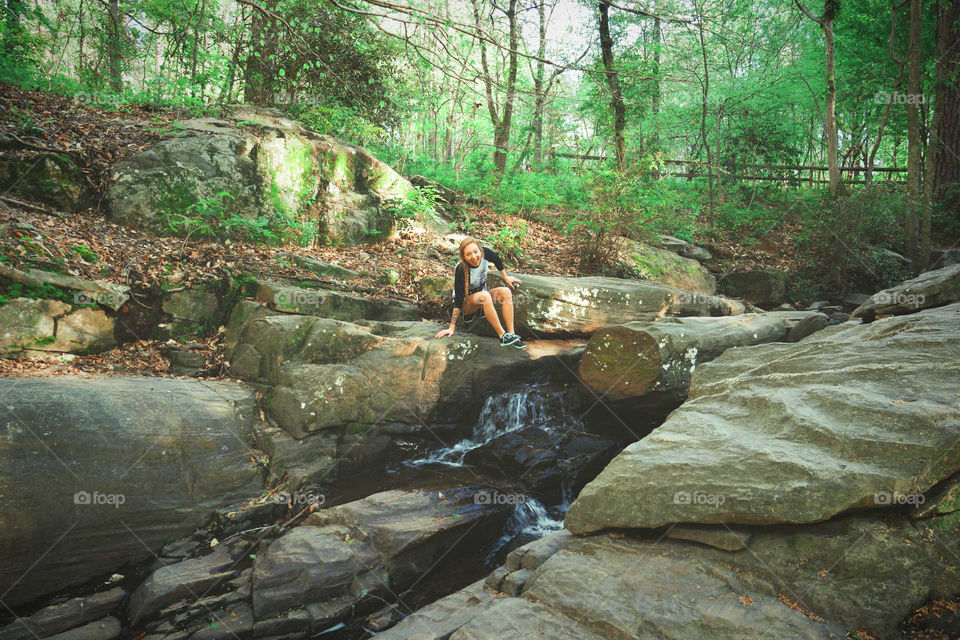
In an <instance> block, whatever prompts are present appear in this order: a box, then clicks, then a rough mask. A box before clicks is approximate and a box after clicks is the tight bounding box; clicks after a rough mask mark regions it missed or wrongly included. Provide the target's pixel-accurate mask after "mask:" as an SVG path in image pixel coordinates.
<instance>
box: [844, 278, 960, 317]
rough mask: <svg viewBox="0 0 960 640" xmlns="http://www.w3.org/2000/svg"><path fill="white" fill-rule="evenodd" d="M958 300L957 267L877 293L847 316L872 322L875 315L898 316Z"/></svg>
mask: <svg viewBox="0 0 960 640" xmlns="http://www.w3.org/2000/svg"><path fill="white" fill-rule="evenodd" d="M958 301H960V264H954V265H952V266H949V267H943V268H942V269H937V270H936V271H927V272H925V273H921V274H920V275H919V276H917V277H916V278H913V279H911V280H907V281H905V282H901V283H900V284H898V285H897V286H895V287H890V288H889V289H884V290H883V291H878V292H877V293H875V294H873V295H872V296H870V298H869V299H867V300H866V301H865V302H864V303H863V304H861V305H860V306H859V307H857V308H856V309H855V310H854V311H853V313H852V314H850V317H852V318H864V319H866V320H873V318H875V317H877V316H886V315H901V314H905V313H913V312H915V311H919V310H921V309H929V308H931V307H939V306H942V305H945V304H950V303H952V302H958Z"/></svg>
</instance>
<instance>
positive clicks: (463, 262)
mask: <svg viewBox="0 0 960 640" xmlns="http://www.w3.org/2000/svg"><path fill="white" fill-rule="evenodd" d="M471 244H476V245H477V248H478V249H480V250H481V251H483V246H482V245H481V244H480V241H479V240H477V239H476V238H471V237H469V236H468V237H466V238H464V239H463V240H461V241H460V268H461V269H463V301H464V305H466V301H467V296H468V295H470V267H468V266H467V259H466V258H465V257H464V256H463V253H464V251H466V250H467V247H469V246H470V245H471Z"/></svg>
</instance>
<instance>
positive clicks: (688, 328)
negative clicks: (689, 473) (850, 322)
mask: <svg viewBox="0 0 960 640" xmlns="http://www.w3.org/2000/svg"><path fill="white" fill-rule="evenodd" d="M809 317H820V318H822V319H823V320H824V322H823V326H825V325H826V322H825V321H826V316H824V315H823V314H820V313H817V312H814V311H794V312H790V311H773V312H770V313H744V314H740V315H736V316H725V317H720V318H664V319H663V320H659V321H656V322H629V323H627V324H622V325H615V326H612V327H606V328H604V329H600V330H599V331H597V332H596V333H594V334H593V336H592V337H591V338H590V342H589V344H588V345H587V349H586V351H585V352H584V354H583V358H582V359H581V361H580V370H579V371H580V379H581V380H582V381H583V382H584V384H586V385H587V386H588V387H590V389H592V390H593V391H595V392H597V393H598V394H602V395H603V397H604V398H606V399H609V400H612V401H617V400H627V399H630V398H636V397H639V396H647V395H660V396H666V397H673V396H678V397H681V398H682V397H683V396H685V395H686V393H687V387H688V386H689V385H690V378H691V377H692V375H693V372H694V371H696V368H697V366H698V365H702V364H704V363H706V362H709V361H710V360H713V359H714V358H716V357H717V356H719V355H720V354H722V353H723V352H724V351H726V350H727V349H730V348H733V347H743V346H749V345H754V344H762V343H764V342H773V341H778V340H785V339H786V338H787V335H788V333H789V331H790V329H791V328H793V327H795V326H797V325H798V324H799V323H800V322H801V321H803V320H804V319H805V318H809Z"/></svg>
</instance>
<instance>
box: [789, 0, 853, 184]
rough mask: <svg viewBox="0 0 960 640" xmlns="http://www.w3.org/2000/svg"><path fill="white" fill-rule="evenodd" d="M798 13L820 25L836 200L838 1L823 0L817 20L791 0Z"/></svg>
mask: <svg viewBox="0 0 960 640" xmlns="http://www.w3.org/2000/svg"><path fill="white" fill-rule="evenodd" d="M793 1H794V3H795V4H796V5H797V7H798V8H799V9H800V11H802V12H803V14H804V15H806V16H807V17H808V18H810V19H811V20H813V21H814V22H816V23H817V24H818V25H820V29H822V30H823V39H824V47H825V49H826V64H825V67H824V73H825V75H826V79H827V107H826V110H825V113H824V116H823V128H824V133H825V134H826V137H827V170H828V172H829V180H830V195H831V196H833V197H834V198H836V197H837V196H838V195H839V194H840V192H841V189H842V185H841V183H840V164H839V162H838V158H837V149H838V146H839V145H838V144H837V79H836V74H835V71H834V66H835V65H834V49H833V20H834V18H835V17H836V14H837V9H839V4H840V2H839V0H824V3H823V16H822V17H820V18H818V17H817V16H815V15H814V14H813V13H811V12H810V11H809V10H808V9H807V8H806V7H805V6H803V3H802V2H801V1H800V0H793Z"/></svg>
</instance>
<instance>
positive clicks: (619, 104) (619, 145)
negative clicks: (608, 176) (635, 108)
mask: <svg viewBox="0 0 960 640" xmlns="http://www.w3.org/2000/svg"><path fill="white" fill-rule="evenodd" d="M609 12H610V5H609V4H607V3H606V2H601V3H600V51H601V53H602V56H603V68H604V70H605V72H606V76H607V87H608V88H609V90H610V108H611V109H612V110H613V145H614V149H615V150H616V156H617V170H618V171H621V172H622V171H623V170H624V169H626V167H627V148H626V143H625V141H624V138H623V130H624V128H625V126H626V121H627V109H626V106H625V105H624V103H623V93H622V92H621V90H620V78H619V76H618V75H617V72H616V70H615V69H614V67H613V39H611V38H610V16H609Z"/></svg>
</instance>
